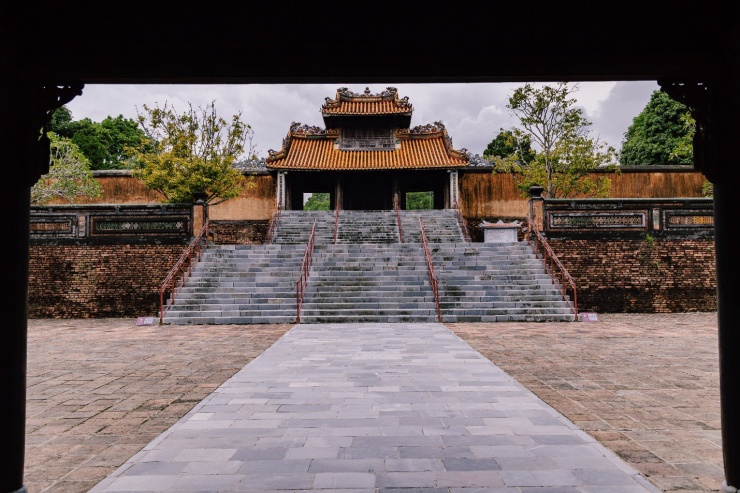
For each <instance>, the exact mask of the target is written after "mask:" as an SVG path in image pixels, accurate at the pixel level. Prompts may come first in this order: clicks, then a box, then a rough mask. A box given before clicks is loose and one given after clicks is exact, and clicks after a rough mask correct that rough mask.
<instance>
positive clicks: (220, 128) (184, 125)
mask: <svg viewBox="0 0 740 493" xmlns="http://www.w3.org/2000/svg"><path fill="white" fill-rule="evenodd" d="M138 122H139V124H140V125H141V127H142V128H143V129H144V131H145V133H146V135H147V137H148V138H149V139H150V141H151V142H153V143H154V144H153V146H152V149H151V151H149V150H146V149H144V150H139V152H137V153H136V156H135V158H136V160H137V161H138V162H139V163H140V167H139V168H136V169H135V170H134V172H133V173H134V176H136V177H137V178H139V179H141V180H142V181H143V182H144V183H145V184H146V186H147V187H148V188H149V189H150V190H156V191H157V192H159V193H161V194H162V196H163V197H164V198H165V200H166V201H168V202H171V203H192V202H194V201H195V197H197V196H200V195H201V194H202V195H203V196H204V197H205V201H206V203H208V204H212V205H215V204H219V203H221V202H223V201H225V200H228V199H230V198H234V197H236V196H238V195H239V193H240V192H241V190H242V189H243V188H244V186H245V185H246V184H247V180H246V179H245V177H244V175H243V174H242V173H241V172H240V171H238V170H237V169H235V168H234V166H233V164H234V163H235V162H236V161H237V160H238V159H239V157H240V156H241V155H242V154H243V153H244V148H245V144H246V142H247V139H248V138H249V136H250V135H251V133H252V129H251V127H250V126H249V125H247V124H245V123H243V122H242V121H241V113H239V114H236V115H233V116H232V119H231V121H230V122H227V121H226V120H225V119H223V118H221V117H219V116H218V114H217V113H216V106H215V102H211V104H210V105H208V106H205V107H198V108H197V109H195V108H193V106H192V105H191V104H188V109H187V110H186V111H184V112H182V113H179V112H178V111H176V110H175V108H173V107H172V106H170V105H168V104H167V103H165V104H164V105H163V106H162V107H159V105H157V106H154V107H149V106H146V105H144V106H143V112H142V113H138Z"/></svg>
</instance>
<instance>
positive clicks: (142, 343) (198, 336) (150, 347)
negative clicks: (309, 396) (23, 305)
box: [25, 319, 291, 493]
mask: <svg viewBox="0 0 740 493" xmlns="http://www.w3.org/2000/svg"><path fill="white" fill-rule="evenodd" d="M290 327H291V326H290V325H269V326H268V325H255V326H239V327H236V326H178V327H172V326H162V327H160V326H137V325H136V320H135V319H84V320H63V319H32V320H29V321H28V373H27V381H28V388H27V426H26V428H27V430H26V436H27V439H26V469H25V484H26V486H27V487H28V490H29V492H31V493H51V492H58V493H61V492H64V493H67V492H69V493H78V492H85V491H88V490H89V489H90V488H92V487H93V486H94V485H95V484H96V483H98V482H100V481H101V480H102V479H104V478H105V477H106V476H107V475H108V474H110V473H111V472H113V471H114V470H115V469H116V468H118V467H119V466H120V465H121V464H123V463H124V462H125V461H126V460H127V459H128V458H129V457H131V456H132V455H134V454H136V453H137V452H139V451H140V450H141V449H142V448H143V447H144V446H145V445H147V444H148V443H149V442H151V441H152V440H153V439H155V438H156V437H157V436H158V435H160V434H161V433H162V432H163V431H164V430H166V429H167V428H169V427H170V426H172V425H173V424H174V423H175V422H177V420H178V419H180V418H181V417H182V416H183V415H185V414H186V413H187V412H188V411H190V410H191V409H192V408H193V406H195V405H196V404H197V403H198V402H200V401H201V400H202V399H203V398H204V397H206V396H207V395H208V394H210V393H211V392H213V390H215V389H216V388H217V387H218V386H219V385H221V384H222V383H223V382H224V381H225V380H226V379H228V378H229V377H231V376H232V375H233V374H234V373H236V372H237V371H238V370H240V369H241V368H242V367H243V366H244V365H245V364H246V363H248V362H249V361H250V360H252V358H254V357H255V356H257V355H259V354H260V353H261V352H262V351H264V350H265V349H266V348H267V347H269V346H270V345H272V344H273V343H274V342H275V341H276V340H277V339H278V338H279V337H280V336H281V335H282V334H284V333H285V332H286V331H287V330H288V329H289V328H290ZM157 452H159V453H160V454H161V453H162V452H164V451H157ZM178 452H179V451H178ZM160 457H161V459H162V460H174V457H172V456H168V457H166V458H164V457H162V456H161V455H160ZM187 464H195V463H183V464H182V465H183V466H185V465H187ZM175 467H176V466H175ZM168 474H169V473H168ZM165 476H166V475H165ZM175 478H177V476H175ZM131 481H134V482H135V481H142V480H141V479H136V478H133V477H132V479H131ZM162 481H165V482H166V479H163V480H162Z"/></svg>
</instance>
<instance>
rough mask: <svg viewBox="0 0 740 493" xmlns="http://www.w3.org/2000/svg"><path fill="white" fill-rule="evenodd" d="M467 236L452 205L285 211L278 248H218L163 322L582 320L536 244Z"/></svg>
mask: <svg viewBox="0 0 740 493" xmlns="http://www.w3.org/2000/svg"><path fill="white" fill-rule="evenodd" d="M399 223H400V225H399ZM422 225H423V228H424V233H425V235H426V238H427V244H428V247H429V251H430V253H431V256H430V259H431V263H432V267H433V269H434V272H435V274H436V279H437V282H438V294H439V316H438V311H437V303H436V301H435V295H434V291H433V286H432V282H431V280H430V274H429V267H428V265H427V262H426V260H425V255H424V249H423V243H422ZM312 228H314V230H315V236H314V245H315V246H314V248H313V255H312V262H311V265H310V269H309V271H308V277H307V284H306V288H305V294H304V299H303V304H302V308H301V312H300V314H298V311H297V308H296V306H297V300H296V283H297V281H298V278H299V272H300V266H301V262H302V260H303V257H304V254H305V252H306V247H307V242H308V240H309V236H310V233H311V230H312ZM335 238H336V240H335ZM463 238H464V236H463V231H462V229H461V227H460V225H459V223H458V221H457V217H456V216H455V213H454V211H452V210H433V211H399V212H398V213H396V212H395V211H341V212H340V214H339V216H337V215H336V214H335V212H329V211H283V212H282V213H281V215H280V219H279V222H278V224H277V227H276V229H275V232H274V235H273V241H272V243H271V244H264V245H215V246H213V245H211V246H209V247H208V248H207V249H206V250H205V251H204V253H203V255H202V257H201V260H200V261H199V262H198V263H197V264H196V265H195V268H194V269H193V271H192V274H191V276H190V277H189V278H188V280H187V282H186V283H185V285H184V286H183V287H182V288H181V289H180V291H179V292H178V293H177V296H176V298H175V301H174V302H173V303H171V304H170V306H169V308H168V309H167V311H166V312H165V315H164V317H163V320H162V322H163V323H164V324H173V325H175V324H265V323H295V322H296V321H300V323H326V322H389V323H393V322H432V321H438V320H440V319H441V321H442V322H505V321H533V322H547V321H563V322H565V321H573V320H575V315H574V314H573V309H572V307H571V305H570V303H569V302H568V300H565V299H563V295H562V294H561V290H560V288H559V286H558V285H556V284H555V283H554V282H553V280H552V279H551V277H550V275H549V274H548V273H547V272H546V271H545V269H544V267H543V264H542V261H541V260H540V259H539V258H537V256H536V255H535V253H534V252H533V250H532V248H531V246H530V245H529V244H528V243H526V242H515V243H470V242H465V241H464V240H463Z"/></svg>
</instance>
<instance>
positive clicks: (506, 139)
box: [483, 128, 536, 163]
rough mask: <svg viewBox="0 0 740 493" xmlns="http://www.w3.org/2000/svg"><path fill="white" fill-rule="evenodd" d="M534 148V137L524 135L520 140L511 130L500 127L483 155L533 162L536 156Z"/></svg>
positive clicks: (490, 157) (489, 157)
mask: <svg viewBox="0 0 740 493" xmlns="http://www.w3.org/2000/svg"><path fill="white" fill-rule="evenodd" d="M535 154H536V153H535V151H534V150H533V149H532V139H531V137H530V136H529V135H523V136H522V139H521V140H518V139H517V138H516V136H515V135H514V132H512V131H511V130H505V129H503V128H501V129H499V133H498V134H497V135H496V137H494V138H493V140H492V141H491V142H489V143H488V146H487V147H486V150H485V151H483V157H484V158H486V159H488V160H492V159H494V158H513V159H516V160H521V161H523V162H525V163H529V162H532V160H534V158H535Z"/></svg>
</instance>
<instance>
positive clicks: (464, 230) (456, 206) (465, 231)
mask: <svg viewBox="0 0 740 493" xmlns="http://www.w3.org/2000/svg"><path fill="white" fill-rule="evenodd" d="M452 206H453V207H454V210H455V217H456V218H457V224H459V225H460V231H461V232H462V235H463V240H465V242H466V243H470V233H469V232H468V226H467V224H466V223H465V218H464V217H463V215H462V211H461V210H460V204H459V203H458V202H457V200H455V202H453V204H452Z"/></svg>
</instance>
